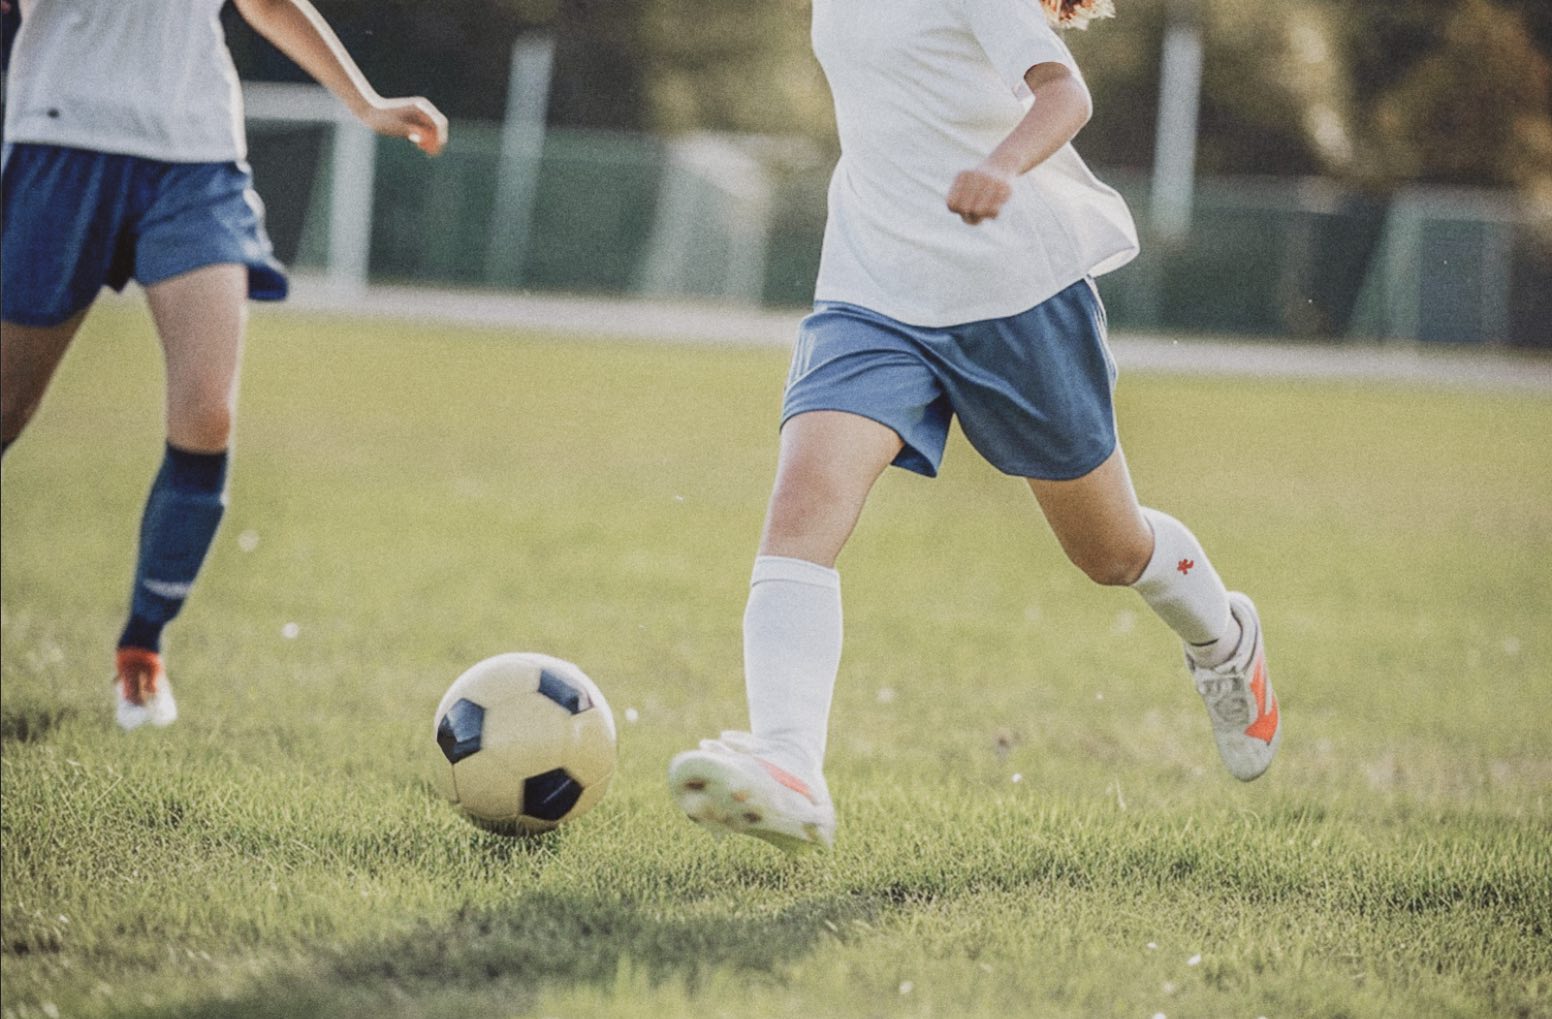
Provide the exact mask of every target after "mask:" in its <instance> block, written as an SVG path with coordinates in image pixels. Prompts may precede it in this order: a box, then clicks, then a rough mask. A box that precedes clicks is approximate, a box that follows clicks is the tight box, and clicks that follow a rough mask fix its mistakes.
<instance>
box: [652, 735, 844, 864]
mask: <svg viewBox="0 0 1552 1019" xmlns="http://www.w3.org/2000/svg"><path fill="white" fill-rule="evenodd" d="M763 749H764V748H763V746H762V744H761V743H760V741H759V740H758V739H756V738H755V737H754V736H751V735H750V734H749V733H746V732H724V733H723V734H722V736H721V738H720V739H706V740H701V745H700V749H699V750H687V751H685V752H684V753H682V754H679V755H677V756H676V757H675V758H674V759H673V760H672V761H671V762H669V765H668V787H669V790H670V791H671V792H672V793H673V797H674V800H675V801H676V802H678V804H679V808H680V809H681V810H683V811H684V812H685V814H687V815H688V816H689V818H690V820H692V821H694V822H695V823H697V824H699V825H702V826H703V827H705V828H707V829H709V830H710V831H711V832H712V833H713V834H716V835H723V834H726V833H727V832H734V833H736V834H739V835H752V836H754V837H755V838H757V839H764V840H765V841H766V842H769V843H770V844H771V845H773V846H776V847H777V848H778V849H782V850H784V851H786V852H789V853H792V852H797V851H798V850H802V849H809V848H812V847H815V846H819V847H823V848H829V847H830V846H831V845H832V844H833V843H834V841H835V808H834V807H833V806H831V804H830V797H829V795H828V793H827V792H826V791H825V790H824V787H823V785H822V784H820V783H819V782H808V781H804V780H803V779H801V778H799V777H798V776H796V775H794V774H792V773H791V772H790V771H787V770H786V769H784V768H781V767H779V766H777V765H775V764H772V763H771V762H770V761H769V760H767V759H766V758H765V757H763V756H761V753H762V751H763Z"/></svg>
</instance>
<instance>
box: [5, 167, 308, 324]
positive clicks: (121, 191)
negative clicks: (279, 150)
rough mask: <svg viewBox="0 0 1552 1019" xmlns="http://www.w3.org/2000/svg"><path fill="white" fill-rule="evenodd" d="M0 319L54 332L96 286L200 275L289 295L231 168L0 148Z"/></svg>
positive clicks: (238, 170)
mask: <svg viewBox="0 0 1552 1019" xmlns="http://www.w3.org/2000/svg"><path fill="white" fill-rule="evenodd" d="M0 177H3V186H4V214H5V221H4V236H3V240H0V259H3V260H4V264H3V268H0V286H3V287H4V293H3V297H0V304H3V309H0V318H3V319H4V320H5V321H7V322H14V323H17V324H18V325H29V326H51V325H57V324H58V323H60V322H63V321H65V320H66V319H68V318H69V317H70V316H72V315H74V314H75V313H76V312H78V311H81V310H82V309H84V308H86V307H88V306H90V305H91V303H92V301H93V300H94V299H95V298H96V297H97V291H98V290H100V289H102V287H103V286H104V285H106V286H110V287H112V288H113V289H114V290H123V289H124V284H125V283H127V282H129V280H130V279H131V278H133V279H134V280H136V281H137V282H138V283H140V285H141V286H150V285H151V284H153V283H160V282H161V281H162V280H165V279H170V278H172V277H173V276H178V275H181V274H183V273H186V272H189V271H190V270H193V269H198V268H200V267H201V266H206V265H220V264H224V263H236V264H241V265H246V266H247V267H248V293H249V295H250V296H252V297H255V298H257V299H259V300H274V301H278V300H280V299H281V298H283V297H285V296H286V277H285V270H284V268H282V267H281V265H280V263H279V262H277V261H275V255H274V251H273V249H272V248H271V246H270V242H269V237H268V236H267V235H266V234H265V232H264V207H263V205H262V204H261V203H260V202H259V197H258V195H256V194H255V193H254V191H253V178H252V176H251V175H250V174H249V172H248V168H247V166H246V165H244V164H239V163H164V162H161V161H159V160H155V159H142V158H140V157H139V156H123V155H115V154H112V153H107V152H94V151H90V150H87V149H72V148H64V147H61V146H58V145H31V144H26V143H19V144H15V145H10V144H8V145H6V147H5V154H4V170H3V173H0Z"/></svg>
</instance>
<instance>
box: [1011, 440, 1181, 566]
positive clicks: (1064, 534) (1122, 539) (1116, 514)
mask: <svg viewBox="0 0 1552 1019" xmlns="http://www.w3.org/2000/svg"><path fill="white" fill-rule="evenodd" d="M1026 480H1027V481H1028V483H1029V488H1030V490H1031V491H1032V492H1034V495H1035V499H1036V500H1037V501H1038V502H1039V503H1040V509H1041V512H1043V513H1044V514H1045V518H1046V521H1047V522H1048V523H1049V524H1050V525H1051V530H1052V532H1054V533H1055V535H1056V539H1057V540H1058V541H1059V542H1061V546H1062V550H1063V551H1064V552H1066V553H1067V557H1068V558H1069V559H1071V560H1072V561H1073V562H1074V563H1076V564H1077V565H1078V566H1079V567H1081V568H1082V569H1083V570H1084V571H1085V572H1087V573H1089V574H1090V575H1091V576H1094V577H1095V578H1096V579H1100V578H1103V579H1104V580H1105V581H1106V582H1110V583H1117V584H1127V583H1131V582H1132V581H1134V580H1136V579H1137V577H1139V576H1141V575H1142V571H1143V569H1144V567H1146V566H1147V565H1148V560H1149V558H1151V557H1152V555H1153V531H1152V529H1151V528H1150V527H1149V526H1148V521H1147V520H1146V519H1144V517H1143V515H1142V508H1141V507H1140V506H1139V505H1138V503H1137V493H1136V491H1135V490H1134V489H1133V487H1132V476H1131V472H1129V471H1128V470H1127V467H1126V457H1125V456H1124V455H1123V454H1122V452H1121V447H1120V446H1117V447H1116V448H1115V451H1114V452H1112V453H1111V454H1110V456H1109V457H1108V458H1107V459H1106V460H1105V461H1104V462H1103V463H1101V464H1100V465H1099V466H1098V467H1096V468H1095V469H1094V470H1092V471H1090V472H1089V473H1088V474H1085V475H1084V476H1083V477H1081V478H1073V479H1071V480H1066V481H1049V480H1043V479H1040V478H1028V479H1026Z"/></svg>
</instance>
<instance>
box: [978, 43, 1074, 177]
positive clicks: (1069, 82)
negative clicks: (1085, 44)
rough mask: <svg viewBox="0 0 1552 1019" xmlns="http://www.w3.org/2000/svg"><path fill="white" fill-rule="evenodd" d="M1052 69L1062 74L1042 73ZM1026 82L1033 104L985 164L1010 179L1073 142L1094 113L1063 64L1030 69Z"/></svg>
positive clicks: (1053, 72) (1032, 167)
mask: <svg viewBox="0 0 1552 1019" xmlns="http://www.w3.org/2000/svg"><path fill="white" fill-rule="evenodd" d="M1051 67H1058V68H1060V71H1043V70H1042V69H1043V68H1051ZM1029 79H1034V80H1032V81H1030V80H1029ZM1026 81H1029V85H1030V91H1031V92H1032V93H1033V94H1034V97H1035V101H1034V104H1033V105H1032V106H1030V108H1029V112H1027V113H1026V114H1024V118H1023V119H1022V120H1020V121H1019V123H1018V125H1017V126H1016V127H1014V129H1013V130H1012V131H1011V132H1009V133H1008V136H1007V137H1006V138H1004V139H1003V140H1002V143H1001V144H999V145H998V146H997V147H996V148H995V149H993V150H992V153H991V155H989V156H987V157H986V164H985V165H987V166H988V167H989V168H994V169H996V170H998V171H1000V172H1001V173H1004V174H1006V175H1008V176H1010V177H1017V176H1019V175H1020V174H1024V173H1027V172H1029V171H1030V170H1032V169H1034V168H1035V167H1037V166H1039V165H1040V164H1041V163H1043V162H1045V161H1046V160H1047V159H1049V158H1050V157H1051V156H1052V155H1053V154H1055V153H1056V151H1057V150H1058V149H1060V148H1061V147H1062V146H1063V145H1066V144H1067V143H1068V142H1070V141H1072V140H1073V138H1074V137H1076V135H1077V133H1078V131H1079V130H1081V129H1082V127H1083V125H1084V124H1086V123H1088V120H1089V115H1090V114H1091V112H1092V110H1093V106H1092V104H1091V102H1090V100H1089V92H1088V89H1087V88H1086V87H1085V86H1084V84H1083V81H1082V80H1081V79H1080V78H1078V77H1077V76H1076V75H1074V74H1072V73H1071V72H1070V71H1068V70H1067V69H1066V68H1065V67H1061V65H1048V64H1042V65H1040V66H1038V67H1035V68H1031V69H1030V72H1029V75H1028V77H1027V78H1026Z"/></svg>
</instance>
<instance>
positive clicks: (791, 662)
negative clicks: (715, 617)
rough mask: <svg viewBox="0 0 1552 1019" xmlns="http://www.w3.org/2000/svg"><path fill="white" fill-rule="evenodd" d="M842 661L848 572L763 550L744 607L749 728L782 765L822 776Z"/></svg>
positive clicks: (816, 776) (745, 685)
mask: <svg viewBox="0 0 1552 1019" xmlns="http://www.w3.org/2000/svg"><path fill="white" fill-rule="evenodd" d="M840 664H841V575H840V574H839V573H837V572H836V571H835V570H833V569H830V568H829V567H828V566H820V565H819V564H818V563H811V562H807V561H806V560H803V559H789V558H787V557H784V556H759V557H757V558H756V559H755V561H754V575H753V576H752V577H751V578H750V581H749V604H748V607H747V608H745V610H744V687H745V690H746V691H747V693H748V696H749V726H750V731H751V732H753V733H754V734H755V735H756V736H758V737H760V738H761V739H764V740H768V741H769V742H770V743H772V744H773V745H775V747H776V748H777V754H776V755H775V756H776V757H777V760H776V761H775V763H776V764H778V765H781V766H782V767H786V768H789V769H790V770H792V771H794V772H796V773H797V774H799V775H803V776H805V777H810V778H813V779H816V780H819V781H821V782H822V781H823V780H822V778H821V777H820V770H821V768H822V766H823V764H824V752H825V736H826V730H827V728H828V726H829V722H830V698H831V695H832V694H833V693H834V692H835V675H836V672H837V670H838V669H839V668H840Z"/></svg>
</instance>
